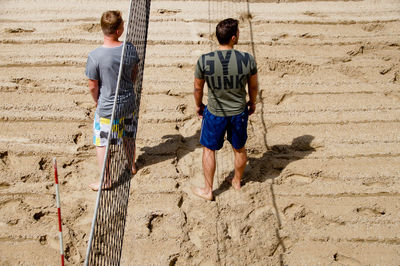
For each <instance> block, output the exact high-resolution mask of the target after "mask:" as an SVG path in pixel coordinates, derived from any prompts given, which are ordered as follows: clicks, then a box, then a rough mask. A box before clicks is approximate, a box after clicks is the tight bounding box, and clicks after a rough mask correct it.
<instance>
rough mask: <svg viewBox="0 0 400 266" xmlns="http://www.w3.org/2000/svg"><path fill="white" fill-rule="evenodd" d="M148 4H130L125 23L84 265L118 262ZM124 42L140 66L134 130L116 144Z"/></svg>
mask: <svg viewBox="0 0 400 266" xmlns="http://www.w3.org/2000/svg"><path fill="white" fill-rule="evenodd" d="M150 1H151V0H135V1H134V0H131V1H130V9H129V15H128V21H127V23H126V29H127V30H126V34H125V41H124V43H123V48H122V54H121V63H120V69H119V74H118V82H117V88H116V93H115V99H114V106H113V111H112V116H111V120H110V123H111V129H112V130H111V131H114V132H113V133H111V132H110V134H108V143H107V146H106V155H105V158H104V164H103V169H102V173H101V181H100V188H99V191H98V194H97V199H96V206H95V210H94V215H93V221H92V227H91V232H90V236H89V242H88V248H87V253H86V259H85V265H119V263H120V259H121V252H122V244H123V237H124V229H125V222H126V215H127V209H128V199H129V189H130V181H131V178H132V166H133V164H134V160H133V157H134V150H135V139H136V133H137V125H138V119H139V109H140V99H141V93H142V80H143V70H144V61H145V55H146V43H147V31H148V24H149V14H150ZM127 42H131V43H132V44H133V45H134V46H135V48H136V51H137V54H138V56H139V59H140V62H139V64H138V72H137V76H136V81H135V84H134V92H135V94H134V100H133V102H132V103H131V106H130V107H132V105H133V110H134V112H133V113H134V115H133V128H134V130H133V134H132V135H131V136H126V137H125V136H124V138H123V141H122V142H121V141H117V139H116V138H115V137H116V136H115V135H118V137H121V136H120V132H119V129H120V124H121V123H124V116H125V115H126V104H124V105H120V104H119V102H121V101H122V100H123V99H122V97H123V96H124V95H123V94H120V92H121V90H122V89H123V86H121V85H123V84H121V83H122V79H121V77H122V75H123V74H124V61H125V60H128V59H127V58H128V57H127V53H129V52H130V51H128V49H127ZM120 95H121V96H120ZM128 109H129V108H128ZM130 109H132V108H130ZM103 186H111V189H103Z"/></svg>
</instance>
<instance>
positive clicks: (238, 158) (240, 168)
mask: <svg viewBox="0 0 400 266" xmlns="http://www.w3.org/2000/svg"><path fill="white" fill-rule="evenodd" d="M232 149H233V153H234V155H235V176H234V177H233V178H232V179H230V180H228V181H229V182H230V183H231V184H232V187H233V188H234V189H236V190H239V189H240V188H241V185H240V181H241V180H242V177H243V173H244V169H245V168H246V162H247V152H246V148H245V147H243V148H240V149H238V150H237V149H235V148H232Z"/></svg>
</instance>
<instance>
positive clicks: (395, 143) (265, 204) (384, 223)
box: [0, 0, 400, 265]
mask: <svg viewBox="0 0 400 266" xmlns="http://www.w3.org/2000/svg"><path fill="white" fill-rule="evenodd" d="M128 4H129V1H126V0H119V1H106V0H101V1H92V0H88V1H78V0H73V1H49V0H38V1H34V0H28V1H2V6H3V8H2V10H1V11H0V70H1V71H0V99H1V100H0V129H1V130H0V239H1V241H0V264H1V265H15V264H20V265H53V264H56V263H58V262H59V250H58V248H59V246H58V238H57V232H58V227H57V226H58V225H57V209H56V202H55V189H54V185H53V172H52V164H51V160H52V158H53V157H54V156H55V157H57V160H58V162H59V166H58V168H59V170H58V171H59V175H60V176H59V180H60V184H61V185H60V192H61V208H62V214H63V230H64V241H65V253H66V259H67V261H68V263H69V264H72V265H79V264H82V262H83V260H84V256H85V252H86V246H87V241H88V234H89V228H90V225H91V221H92V215H93V208H94V202H95V198H96V193H92V192H90V190H89V188H88V187H87V185H88V184H90V183H91V182H93V181H94V180H96V179H97V178H98V175H99V173H98V170H97V162H96V158H95V151H94V147H93V145H92V144H91V139H92V132H91V128H92V119H93V115H94V110H95V108H94V105H93V103H92V100H91V97H90V96H89V94H88V90H87V80H86V78H85V76H84V67H85V63H86V58H87V54H88V52H89V51H90V50H92V49H93V48H95V47H97V46H98V45H100V44H101V32H100V28H99V26H98V17H99V16H100V15H101V13H102V12H103V11H105V10H108V9H120V10H122V11H124V10H126V8H127V7H128ZM194 6H195V7H196V8H193V7H194ZM209 7H211V10H212V13H211V14H209V11H208V10H209ZM249 7H250V13H251V16H248V15H247V13H246V10H247V9H246V8H247V3H245V2H235V3H232V2H221V1H210V2H208V1H180V0H177V1H156V0H154V1H152V4H151V15H150V25H149V41H148V47H147V57H146V66H145V72H144V80H143V95H142V104H141V110H140V122H139V131H138V139H137V145H138V166H139V168H140V170H139V172H138V174H137V175H136V176H135V177H134V178H133V179H132V181H131V182H132V185H131V195H130V199H129V207H128V208H129V209H128V217H127V223H126V230H125V239H124V248H123V251H122V262H121V264H122V265H343V264H344V265H377V264H380V265H398V261H399V260H400V233H399V230H398V228H399V226H400V224H399V221H400V182H399V179H398V177H399V176H400V167H399V165H400V153H399V151H400V138H399V133H398V132H399V131H400V116H399V115H400V53H399V52H400V42H399V36H400V4H399V3H398V1H396V0H387V1H373V0H364V1H325V2H322V1H312V2H309V1H258V0H257V1H251V3H250V5H249ZM123 14H124V16H127V12H123ZM225 16H234V17H237V18H240V19H241V39H240V44H239V45H238V47H237V48H238V49H242V50H245V51H249V52H252V53H254V54H255V56H256V59H257V64H258V67H259V82H260V89H261V91H260V95H259V96H260V97H259V100H258V103H257V111H256V113H255V114H254V115H253V116H251V119H250V122H249V141H248V146H247V148H248V154H249V161H248V166H247V168H246V171H245V177H244V186H243V188H242V191H240V192H237V191H234V190H233V189H232V188H230V186H229V185H228V184H227V183H226V182H224V181H223V180H224V178H225V177H226V176H229V175H231V174H232V173H231V171H232V168H233V162H232V154H231V150H230V148H229V146H228V145H227V144H228V143H227V142H226V145H225V147H224V148H223V149H222V150H221V151H220V152H218V153H217V162H218V166H217V171H216V178H215V186H214V187H215V189H216V191H215V194H216V200H215V201H213V202H205V201H202V200H200V199H198V198H196V197H194V196H193V195H192V194H191V192H190V186H191V185H192V184H195V185H200V184H202V169H201V146H200V145H199V143H198V139H199V134H200V131H199V130H200V120H198V119H197V117H196V115H195V112H194V101H193V96H192V87H193V84H192V82H193V70H194V64H195V62H196V60H197V57H198V56H199V55H200V54H201V53H204V52H208V51H210V49H213V48H215V45H214V44H210V42H209V39H210V38H213V34H212V32H210V29H211V31H212V27H210V24H209V22H210V21H212V22H217V21H218V20H219V19H221V18H223V17H225ZM250 26H251V27H250Z"/></svg>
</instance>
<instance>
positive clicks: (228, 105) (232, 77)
mask: <svg viewBox="0 0 400 266" xmlns="http://www.w3.org/2000/svg"><path fill="white" fill-rule="evenodd" d="M256 73H257V66H256V62H255V60H254V57H253V56H252V55H250V54H249V53H246V52H241V51H238V50H235V49H228V50H216V51H213V52H211V53H208V54H204V55H202V56H201V57H200V58H199V60H198V61H197V65H196V72H195V77H196V78H198V79H204V80H205V81H206V83H207V86H208V105H207V106H208V109H209V111H210V112H211V113H212V114H214V115H216V116H233V115H237V114H239V113H241V112H243V110H244V108H245V106H246V90H245V88H246V84H247V81H248V79H249V77H250V76H251V75H254V74H256Z"/></svg>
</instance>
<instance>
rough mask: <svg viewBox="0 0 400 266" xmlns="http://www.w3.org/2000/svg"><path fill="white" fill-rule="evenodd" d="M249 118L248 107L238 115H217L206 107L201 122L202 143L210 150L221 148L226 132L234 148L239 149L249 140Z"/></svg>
mask: <svg viewBox="0 0 400 266" xmlns="http://www.w3.org/2000/svg"><path fill="white" fill-rule="evenodd" d="M248 119H249V114H248V110H247V108H245V110H244V111H243V112H242V113H240V114H238V115H234V116H215V115H213V114H212V113H210V111H208V109H207V107H206V108H205V109H204V112H203V121H202V124H201V133H200V144H201V145H203V146H204V147H207V148H209V149H210V150H214V151H215V150H219V149H221V148H222V146H223V144H224V137H225V132H226V133H227V139H228V141H229V142H230V143H231V144H232V146H233V148H235V149H237V150H238V149H241V148H243V147H244V145H245V144H246V141H247V121H248Z"/></svg>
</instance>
